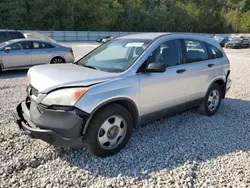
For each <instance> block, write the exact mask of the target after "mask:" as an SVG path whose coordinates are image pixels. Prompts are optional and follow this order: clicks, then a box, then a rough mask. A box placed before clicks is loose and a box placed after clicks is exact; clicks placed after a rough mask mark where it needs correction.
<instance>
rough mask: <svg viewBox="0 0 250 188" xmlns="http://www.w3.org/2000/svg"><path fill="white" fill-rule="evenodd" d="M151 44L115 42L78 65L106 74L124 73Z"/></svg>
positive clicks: (128, 40)
mask: <svg viewBox="0 0 250 188" xmlns="http://www.w3.org/2000/svg"><path fill="white" fill-rule="evenodd" d="M150 42H151V41H150V40H138V39H118V40H113V41H110V42H107V43H105V44H103V45H101V46H100V47H98V48H96V49H95V50H93V51H92V52H90V53H89V54H88V55H86V56H85V57H83V58H82V59H81V60H80V61H78V62H77V64H78V65H81V66H86V67H89V68H94V69H97V70H101V71H106V72H123V71H125V70H127V69H128V68H129V67H130V66H131V65H132V64H133V63H134V61H135V60H136V59H137V58H138V57H139V56H140V55H141V54H142V52H143V51H144V50H145V49H146V48H147V47H148V45H149V44H150Z"/></svg>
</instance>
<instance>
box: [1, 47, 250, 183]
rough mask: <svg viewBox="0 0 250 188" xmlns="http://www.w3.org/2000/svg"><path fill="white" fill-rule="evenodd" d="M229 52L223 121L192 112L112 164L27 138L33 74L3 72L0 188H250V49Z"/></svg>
mask: <svg viewBox="0 0 250 188" xmlns="http://www.w3.org/2000/svg"><path fill="white" fill-rule="evenodd" d="M92 48H93V45H92V44H91V45H87V46H86V45H85V47H84V46H83V45H81V44H77V45H75V46H74V51H75V53H77V55H78V56H77V58H79V57H80V56H81V54H83V53H86V52H87V51H89V50H90V49H92ZM226 53H227V54H228V57H229V59H230V61H231V71H232V74H231V77H232V79H233V87H232V89H231V90H230V92H229V93H228V94H227V98H226V99H225V100H224V101H223V103H222V105H221V108H220V110H219V112H218V113H217V114H216V115H214V116H213V117H204V116H201V115H199V114H198V113H197V112H196V111H195V110H191V111H188V112H185V113H183V114H181V115H176V116H173V117H171V118H167V119H162V120H160V121H157V122H153V123H150V124H148V125H146V126H143V127H138V128H137V129H136V130H135V131H134V132H133V136H132V139H131V140H130V142H129V143H128V145H127V146H126V148H125V149H124V150H122V151H121V152H120V153H119V154H117V155H115V156H112V157H108V158H104V159H100V158H96V157H94V156H91V155H90V154H88V152H87V151H86V149H85V148H78V149H72V148H60V147H53V146H50V145H48V144H46V143H45V142H42V141H40V140H33V139H30V138H28V137H27V136H26V135H24V134H23V133H21V132H20V131H19V130H18V128H17V126H16V125H15V123H14V122H13V118H12V112H13V111H14V109H15V106H16V105H17V104H18V102H20V101H21V100H22V99H24V98H25V95H26V93H25V88H26V84H27V79H26V71H10V72H4V73H1V76H0V96H1V99H0V109H1V110H0V117H1V120H0V126H1V129H0V161H1V162H0V187H6V188H7V187H20V188H21V187H46V188H49V187H250V125H249V122H250V89H249V88H250V64H249V63H250V61H249V59H250V50H227V51H226Z"/></svg>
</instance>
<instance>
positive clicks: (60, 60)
mask: <svg viewBox="0 0 250 188" xmlns="http://www.w3.org/2000/svg"><path fill="white" fill-rule="evenodd" d="M62 63H65V59H63V58H62V57H54V58H53V59H52V60H51V61H50V64H62Z"/></svg>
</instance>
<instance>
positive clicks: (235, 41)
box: [225, 37, 249, 49]
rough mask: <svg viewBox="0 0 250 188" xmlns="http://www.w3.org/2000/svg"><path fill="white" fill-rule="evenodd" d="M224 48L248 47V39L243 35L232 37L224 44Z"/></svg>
mask: <svg viewBox="0 0 250 188" xmlns="http://www.w3.org/2000/svg"><path fill="white" fill-rule="evenodd" d="M225 47H226V48H235V49H240V48H249V40H248V39H247V38H245V37H233V38H232V39H231V40H230V41H229V42H227V43H226V44H225Z"/></svg>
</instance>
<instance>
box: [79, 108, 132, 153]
mask: <svg viewBox="0 0 250 188" xmlns="http://www.w3.org/2000/svg"><path fill="white" fill-rule="evenodd" d="M132 129H133V121H132V117H131V115H130V113H129V112H128V111H127V110H126V109H125V108H124V107H122V106H120V105H117V104H110V105H107V106H106V107H104V108H103V109H101V110H99V111H98V112H97V113H96V114H94V117H93V119H92V120H91V122H90V125H89V127H88V129H87V131H86V134H85V135H86V136H85V138H84V140H85V145H86V147H87V149H88V150H89V151H90V152H91V153H93V154H94V155H96V156H98V157H107V156H110V155H114V154H115V153H118V152H119V151H120V150H121V149H123V148H124V147H125V145H126V144H127V142H128V140H129V139H130V137H131V134H132Z"/></svg>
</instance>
